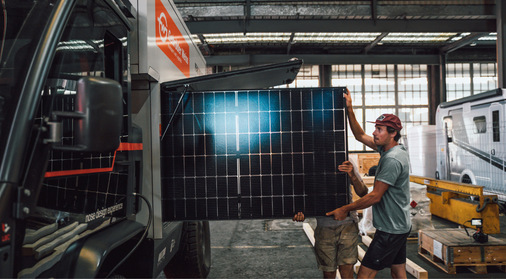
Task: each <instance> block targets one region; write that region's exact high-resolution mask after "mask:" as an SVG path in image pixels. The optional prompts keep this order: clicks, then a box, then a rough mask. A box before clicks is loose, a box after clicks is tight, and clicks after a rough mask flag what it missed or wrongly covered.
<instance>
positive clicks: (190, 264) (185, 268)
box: [164, 221, 211, 278]
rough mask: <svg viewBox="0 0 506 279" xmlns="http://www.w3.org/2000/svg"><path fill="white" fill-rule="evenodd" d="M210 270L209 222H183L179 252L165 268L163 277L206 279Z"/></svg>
mask: <svg viewBox="0 0 506 279" xmlns="http://www.w3.org/2000/svg"><path fill="white" fill-rule="evenodd" d="M210 270H211V238H210V232H209V222H208V221H191V222H184V224H183V231H182V235H181V244H180V247H179V251H178V252H177V254H176V255H175V256H174V258H173V259H172V260H171V261H170V262H169V263H168V264H167V266H165V268H164V273H165V276H166V277H167V278H206V277H207V275H208V274H209V271H210Z"/></svg>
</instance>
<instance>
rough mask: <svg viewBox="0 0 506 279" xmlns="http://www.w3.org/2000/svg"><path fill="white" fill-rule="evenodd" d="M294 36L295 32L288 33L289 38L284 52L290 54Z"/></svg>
mask: <svg viewBox="0 0 506 279" xmlns="http://www.w3.org/2000/svg"><path fill="white" fill-rule="evenodd" d="M294 37H295V33H292V34H291V35H290V40H288V46H287V47H286V54H290V49H291V48H292V44H293V38H294Z"/></svg>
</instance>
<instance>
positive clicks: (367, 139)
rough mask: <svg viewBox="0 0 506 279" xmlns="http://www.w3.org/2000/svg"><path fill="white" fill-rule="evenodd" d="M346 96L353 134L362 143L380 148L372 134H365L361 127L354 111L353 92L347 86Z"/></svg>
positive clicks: (373, 147)
mask: <svg viewBox="0 0 506 279" xmlns="http://www.w3.org/2000/svg"><path fill="white" fill-rule="evenodd" d="M344 98H345V100H346V109H347V111H348V120H349V122H350V128H351V131H352V132H353V135H354V136H355V139H356V140H358V141H360V142H361V143H363V144H365V145H367V146H369V147H370V148H372V149H374V150H378V147H377V146H376V144H374V139H373V137H371V136H368V135H366V134H365V132H364V130H363V129H362V127H360V124H359V123H358V121H357V118H356V117H355V113H354V112H353V105H352V102H351V94H350V91H349V90H348V88H346V93H344Z"/></svg>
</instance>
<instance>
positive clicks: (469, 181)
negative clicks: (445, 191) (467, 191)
mask: <svg viewBox="0 0 506 279" xmlns="http://www.w3.org/2000/svg"><path fill="white" fill-rule="evenodd" d="M462 183H466V184H473V181H472V180H471V177H469V175H467V174H465V175H464V176H463V177H462Z"/></svg>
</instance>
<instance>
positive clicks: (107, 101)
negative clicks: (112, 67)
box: [53, 77, 123, 152]
mask: <svg viewBox="0 0 506 279" xmlns="http://www.w3.org/2000/svg"><path fill="white" fill-rule="evenodd" d="M54 115H55V116H57V117H63V118H73V119H74V120H73V121H74V125H73V126H74V142H75V145H73V146H63V145H53V148H54V149H57V150H66V151H81V152H112V151H114V150H116V149H117V148H118V147H119V143H120V136H121V125H122V118H123V100H122V90H121V85H120V84H119V83H118V82H117V81H114V80H111V79H107V78H100V77H82V78H80V79H79V80H78V81H77V95H76V105H75V111H74V112H55V113H54Z"/></svg>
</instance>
